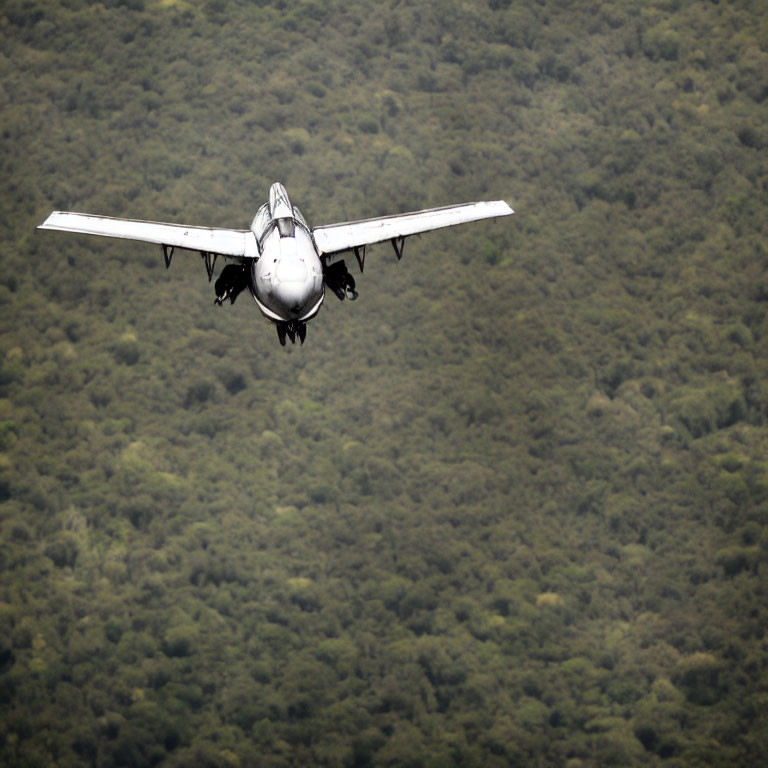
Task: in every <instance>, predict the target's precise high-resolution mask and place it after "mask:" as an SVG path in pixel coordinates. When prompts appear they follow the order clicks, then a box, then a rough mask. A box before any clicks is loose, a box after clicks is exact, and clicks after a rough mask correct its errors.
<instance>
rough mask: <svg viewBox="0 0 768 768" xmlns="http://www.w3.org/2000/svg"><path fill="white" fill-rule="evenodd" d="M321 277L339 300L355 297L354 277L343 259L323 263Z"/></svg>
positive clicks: (352, 299) (353, 298) (351, 299)
mask: <svg viewBox="0 0 768 768" xmlns="http://www.w3.org/2000/svg"><path fill="white" fill-rule="evenodd" d="M323 279H324V280H325V284H326V285H327V286H328V287H329V288H330V289H331V290H332V291H333V292H334V293H335V294H336V296H337V298H338V299H339V300H340V301H344V299H349V300H350V301H354V300H355V299H356V298H357V295H358V294H357V291H356V290H355V278H354V277H352V275H350V274H349V270H348V269H347V265H346V264H345V263H344V262H343V261H335V262H333V264H325V263H324V264H323Z"/></svg>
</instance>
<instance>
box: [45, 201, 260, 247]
mask: <svg viewBox="0 0 768 768" xmlns="http://www.w3.org/2000/svg"><path fill="white" fill-rule="evenodd" d="M38 229H56V230H60V231H63V232H75V233H77V234H82V235H101V236H103V237H117V238H122V239H125V240H140V241H142V242H145V243H158V244H160V245H169V246H174V247H176V248H187V249H189V250H191V251H202V252H204V253H215V254H219V255H221V256H230V257H236V258H243V257H250V258H256V257H257V256H258V255H259V252H258V247H257V245H256V238H255V237H254V235H253V232H251V231H250V230H247V229H244V230H241V229H213V228H211V227H186V226H183V225H181V224H162V223H160V222H156V221H136V220H133V219H116V218H113V217H111V216H91V215H89V214H85V213H70V212H67V211H54V212H53V213H52V214H51V215H50V216H49V217H48V218H47V219H46V220H45V221H44V222H43V223H42V224H41V225H40V226H39V227H38Z"/></svg>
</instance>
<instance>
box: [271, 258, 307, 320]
mask: <svg viewBox="0 0 768 768" xmlns="http://www.w3.org/2000/svg"><path fill="white" fill-rule="evenodd" d="M275 283H276V285H275V286H274V294H275V298H276V299H277V301H279V302H280V304H282V306H283V307H284V308H285V309H286V310H287V311H288V312H290V313H292V314H294V315H300V314H301V313H302V311H304V310H306V308H307V304H308V303H309V301H310V299H311V298H312V280H311V279H310V275H309V270H308V269H307V265H306V264H305V263H304V262H303V261H299V260H295V261H294V260H290V261H284V262H282V263H280V264H278V267H277V270H276V271H275Z"/></svg>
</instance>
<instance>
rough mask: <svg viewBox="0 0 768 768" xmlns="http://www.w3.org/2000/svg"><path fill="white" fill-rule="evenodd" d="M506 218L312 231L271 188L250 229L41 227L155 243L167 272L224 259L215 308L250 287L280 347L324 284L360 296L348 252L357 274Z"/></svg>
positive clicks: (406, 219)
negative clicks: (180, 255) (418, 242)
mask: <svg viewBox="0 0 768 768" xmlns="http://www.w3.org/2000/svg"><path fill="white" fill-rule="evenodd" d="M511 213H514V211H513V210H512V209H511V208H510V207H509V206H508V205H507V204H506V203H505V202H504V201H503V200H496V201H493V202H481V203H466V204H464V205H451V206H447V207H445V208H430V209H428V210H423V211H416V212H414V213H403V214H398V215H395V216H385V217H382V218H376V219H365V220H362V221H353V222H346V223H342V224H331V225H329V226H325V227H315V228H314V229H310V227H309V225H308V224H307V221H306V219H305V218H304V216H302V214H301V211H299V209H298V208H297V207H296V206H294V205H292V204H291V201H290V200H289V198H288V193H287V192H286V191H285V187H283V185H282V184H279V183H275V184H273V185H272V187H271V188H270V190H269V201H268V202H266V203H264V205H262V206H261V208H259V210H258V212H257V213H256V216H255V217H254V219H253V222H252V223H251V227H250V229H244V230H239V229H212V228H209V227H187V226H182V225H179V224H162V223H159V222H154V221H135V220H132V219H116V218H112V217H108V216H91V215H88V214H84V213H71V212H65V211H54V212H53V213H51V215H50V216H49V217H48V218H47V219H46V220H45V221H44V222H43V223H42V224H41V225H40V226H39V227H38V229H56V230H61V231H64V232H75V233H78V234H87V235H102V236H105V237H116V238H123V239H128V240H140V241H143V242H148V243H157V244H159V245H161V246H162V249H163V255H164V257H165V266H166V268H167V267H170V265H171V258H172V257H173V253H174V250H175V249H176V248H183V249H187V250H191V251H199V252H200V254H201V255H202V257H203V260H204V262H205V267H206V271H207V273H208V279H209V280H211V278H212V277H213V270H214V265H215V263H216V258H217V256H222V257H224V258H226V259H229V260H231V261H232V262H233V263H231V264H227V265H226V266H225V267H224V269H223V270H222V271H221V274H220V276H219V278H218V279H217V280H216V282H215V285H214V287H215V290H216V304H218V305H219V306H220V305H221V304H222V303H223V302H224V301H226V300H227V299H229V301H230V302H231V303H233V304H234V302H235V299H236V298H237V296H238V295H239V294H240V293H241V292H242V291H243V290H245V289H246V288H248V289H249V290H250V292H251V295H252V296H253V298H254V299H255V301H256V304H257V306H258V307H259V309H260V310H261V312H262V314H263V315H264V316H265V317H267V318H268V319H269V320H271V321H272V322H273V323H274V324H275V325H276V327H277V334H278V338H279V339H280V343H281V344H283V345H285V340H286V337H288V338H290V340H291V341H292V342H295V341H296V336H298V337H299V340H300V341H301V342H302V343H303V342H304V338H305V336H306V323H307V321H308V320H311V319H312V318H313V317H314V316H315V315H316V314H317V313H318V311H319V310H320V306H321V305H322V303H323V299H324V298H325V287H326V286H327V287H328V288H330V289H331V290H332V291H333V292H334V293H335V294H336V296H338V298H339V299H342V300H343V299H344V298H348V299H355V298H357V292H356V291H355V281H354V279H353V278H352V276H351V275H350V274H349V271H348V270H347V267H346V264H345V263H344V261H343V260H342V261H335V259H336V258H337V257H338V256H339V255H340V254H343V253H345V252H349V251H352V252H353V253H354V254H355V257H356V259H357V263H358V265H359V267H360V271H361V272H362V270H363V266H364V263H365V250H366V247H367V246H369V245H373V244H375V243H380V242H384V241H387V240H389V241H390V242H391V243H392V246H393V248H394V249H395V254H396V255H397V258H398V260H399V259H400V258H401V257H402V255H403V244H404V241H405V238H406V237H408V236H409V235H415V234H419V233H421V232H428V231H429V230H432V229H440V228H442V227H450V226H453V225H455V224H463V223H466V222H470V221H478V220H480V219H487V218H494V217H497V216H508V215H509V214H511Z"/></svg>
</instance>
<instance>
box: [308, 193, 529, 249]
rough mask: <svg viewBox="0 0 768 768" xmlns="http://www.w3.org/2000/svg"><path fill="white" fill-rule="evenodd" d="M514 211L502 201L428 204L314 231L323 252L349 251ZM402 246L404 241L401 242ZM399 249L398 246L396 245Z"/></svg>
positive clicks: (318, 228)
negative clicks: (414, 209) (444, 205)
mask: <svg viewBox="0 0 768 768" xmlns="http://www.w3.org/2000/svg"><path fill="white" fill-rule="evenodd" d="M511 213H514V211H513V210H512V209H511V208H510V207H509V206H508V205H507V204H506V203H505V202H504V201H503V200H495V201H493V202H484V203H466V204H464V205H449V206H447V207H445V208H429V209H427V210H425V211H415V212H413V213H401V214H397V215H395V216H384V217H382V218H378V219H364V220H362V221H351V222H346V223H343V224H331V225H330V226H327V227H316V228H315V229H314V230H313V231H312V234H313V236H314V238H315V244H316V245H317V248H318V250H319V251H320V253H321V254H328V253H336V252H339V251H348V250H351V249H353V248H362V247H363V246H366V245H373V244H374V243H381V242H383V241H385V240H392V241H395V242H396V241H397V240H401V239H402V238H405V237H408V235H416V234H419V233H420V232H428V231H430V230H432V229H441V228H442V227H452V226H454V225H455V224H465V223H467V222H470V221H478V220H479V219H490V218H494V217H496V216H509V215H510V214H511ZM400 249H402V245H401V246H400ZM395 251H396V252H398V248H397V247H396V248H395Z"/></svg>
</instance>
